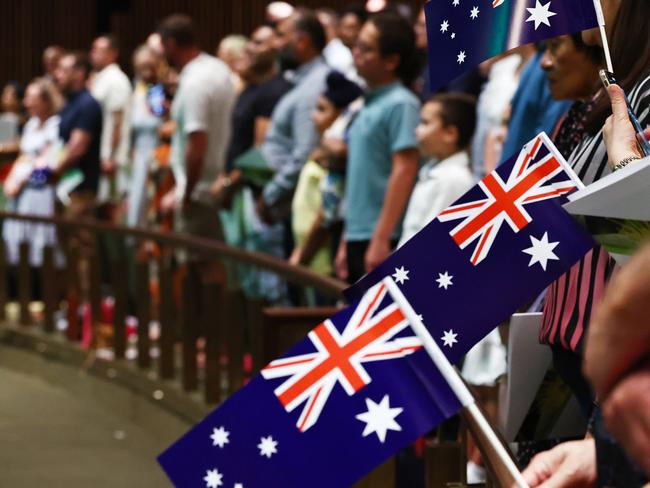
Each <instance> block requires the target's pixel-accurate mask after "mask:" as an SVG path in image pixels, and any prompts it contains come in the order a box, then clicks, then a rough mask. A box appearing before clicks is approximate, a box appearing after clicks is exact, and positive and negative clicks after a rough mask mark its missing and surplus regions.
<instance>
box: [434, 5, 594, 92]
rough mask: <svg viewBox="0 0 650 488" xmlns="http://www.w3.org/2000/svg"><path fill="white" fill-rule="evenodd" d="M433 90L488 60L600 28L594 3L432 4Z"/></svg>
mask: <svg viewBox="0 0 650 488" xmlns="http://www.w3.org/2000/svg"><path fill="white" fill-rule="evenodd" d="M425 12H426V20H427V35H428V40H429V69H430V76H431V87H430V88H431V90H432V91H436V90H437V89H439V88H441V87H443V86H445V85H446V84H447V83H449V82H450V81H451V80H453V79H455V78H457V77H458V76H460V75H462V74H463V73H465V72H466V71H469V70H471V69H472V68H474V67H476V66H478V65H479V64H480V63H481V62H483V61H485V60H486V59H488V58H491V57H493V56H496V55H498V54H501V53H503V52H505V51H508V50H510V49H513V48H515V47H517V46H522V45H524V44H528V43H531V42H539V41H542V40H544V39H549V38H551V37H556V36H559V35H563V34H570V33H573V32H579V31H582V30H585V29H591V28H592V27H597V26H598V17H597V15H596V9H595V7H594V0H493V1H490V3H488V0H429V2H427V4H426V5H425Z"/></svg>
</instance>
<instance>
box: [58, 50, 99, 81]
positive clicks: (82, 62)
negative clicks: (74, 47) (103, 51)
mask: <svg viewBox="0 0 650 488" xmlns="http://www.w3.org/2000/svg"><path fill="white" fill-rule="evenodd" d="M63 56H72V57H73V58H74V64H73V65H72V67H73V68H75V69H81V70H83V71H84V78H88V75H90V73H91V72H92V70H93V65H92V64H91V62H90V58H89V57H88V54H86V53H85V52H83V51H70V52H67V53H65V54H64V55H63Z"/></svg>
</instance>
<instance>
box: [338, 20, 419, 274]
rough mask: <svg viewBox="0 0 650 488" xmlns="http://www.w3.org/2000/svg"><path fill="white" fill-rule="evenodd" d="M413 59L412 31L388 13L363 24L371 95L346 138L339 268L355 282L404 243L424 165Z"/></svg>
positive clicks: (358, 52) (362, 61)
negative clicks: (413, 87)
mask: <svg viewBox="0 0 650 488" xmlns="http://www.w3.org/2000/svg"><path fill="white" fill-rule="evenodd" d="M415 56H416V54H415V34H414V32H413V28H412V27H411V25H410V24H409V23H408V22H407V21H406V20H405V19H403V18H402V17H400V16H399V15H397V14H394V13H389V12H383V13H379V14H376V15H374V16H373V17H371V18H370V20H368V22H366V24H365V25H364V26H363V29H362V30H361V34H360V35H359V41H358V43H357V46H356V47H355V49H354V61H355V65H356V67H357V71H358V72H359V75H360V76H361V77H363V78H364V79H365V81H366V82H367V84H368V87H369V89H368V91H367V93H366V95H365V103H366V104H365V107H364V108H363V109H362V110H361V112H360V113H359V115H358V116H357V117H356V119H355V121H354V122H353V123H352V126H351V127H350V131H349V134H348V165H347V177H346V192H345V196H346V205H347V214H346V217H345V227H344V238H343V239H342V241H341V245H340V246H339V252H338V253H337V259H336V261H337V263H336V265H337V271H338V274H339V276H340V277H342V278H347V279H348V280H349V281H350V282H354V281H356V280H358V279H359V278H361V277H362V276H363V275H364V274H365V273H367V272H369V271H371V270H373V269H374V268H375V267H376V266H377V265H378V264H380V263H381V262H382V261H383V260H384V259H386V258H387V257H388V255H389V254H390V252H391V250H392V249H393V248H394V247H395V245H396V244H397V241H398V239H399V235H400V230H401V229H400V228H401V220H402V216H403V214H404V210H405V209H406V205H407V203H408V199H409V196H410V194H411V190H412V188H413V184H414V182H415V179H416V176H417V172H418V166H419V154H418V149H417V147H418V142H417V139H416V137H415V128H416V127H417V125H418V122H419V120H420V102H419V101H418V99H417V98H416V97H415V95H414V94H413V93H412V92H410V91H409V90H408V89H407V88H406V86H408V85H410V84H411V82H412V81H413V79H414V78H415V76H417V72H418V68H419V67H418V63H417V62H416V59H415ZM346 275H347V276H346Z"/></svg>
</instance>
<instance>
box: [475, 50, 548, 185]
mask: <svg viewBox="0 0 650 488" xmlns="http://www.w3.org/2000/svg"><path fill="white" fill-rule="evenodd" d="M534 49H535V48H534V47H533V46H531V45H526V46H522V47H520V48H517V49H514V50H512V51H510V52H508V53H506V54H503V55H500V56H497V57H495V58H492V59H490V60H488V61H485V62H483V63H481V66H480V69H481V70H482V71H483V73H484V74H485V75H486V76H487V79H488V81H487V82H486V83H485V85H483V88H482V91H481V94H480V95H479V98H478V105H477V108H476V110H477V125H476V133H475V135H474V140H473V141H472V168H473V173H474V177H475V178H476V179H479V180H480V179H482V178H483V177H484V176H485V175H486V174H487V168H486V167H485V159H486V158H485V157H486V149H488V150H490V148H488V146H487V141H488V138H489V137H490V133H491V131H494V130H500V128H501V127H502V125H503V122H504V119H505V118H507V111H508V110H509V107H510V102H511V101H512V97H513V96H514V94H515V92H516V91H517V87H518V86H519V77H520V75H521V70H522V68H523V66H524V65H525V64H526V62H527V61H528V59H529V58H530V57H531V56H533V54H534ZM493 140H494V139H493Z"/></svg>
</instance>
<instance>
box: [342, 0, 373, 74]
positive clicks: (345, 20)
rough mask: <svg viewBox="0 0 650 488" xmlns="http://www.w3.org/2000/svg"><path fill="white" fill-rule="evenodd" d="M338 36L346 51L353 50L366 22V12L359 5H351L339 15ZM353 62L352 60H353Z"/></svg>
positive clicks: (344, 8)
mask: <svg viewBox="0 0 650 488" xmlns="http://www.w3.org/2000/svg"><path fill="white" fill-rule="evenodd" d="M339 19H340V20H339V30H338V36H339V38H340V39H341V42H342V43H343V44H344V45H345V47H347V48H348V49H350V50H352V49H354V46H355V45H356V43H357V39H358V38H359V33H360V32H361V28H362V27H363V24H365V23H366V20H368V12H366V9H364V8H363V6H362V5H361V4H357V3H351V4H349V5H347V6H345V7H343V9H342V10H341V12H340V13H339ZM353 61H354V58H353Z"/></svg>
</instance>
